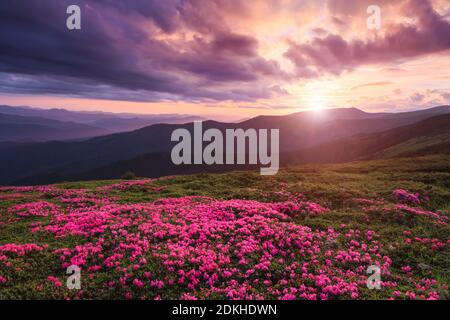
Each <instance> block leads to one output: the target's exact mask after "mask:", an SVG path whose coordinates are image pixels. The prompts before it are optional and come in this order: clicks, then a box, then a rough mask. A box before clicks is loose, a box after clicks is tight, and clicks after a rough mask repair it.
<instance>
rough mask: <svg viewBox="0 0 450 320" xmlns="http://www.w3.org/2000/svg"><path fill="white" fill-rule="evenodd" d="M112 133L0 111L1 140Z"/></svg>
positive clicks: (87, 126) (43, 139) (82, 136)
mask: <svg viewBox="0 0 450 320" xmlns="http://www.w3.org/2000/svg"><path fill="white" fill-rule="evenodd" d="M110 133H111V131H109V130H106V129H103V128H98V127H94V126H90V125H86V124H80V123H75V122H63V121H57V120H50V119H45V118H38V117H23V116H17V115H9V114H1V113H0V141H35V142H40V141H48V140H70V139H81V138H90V137H95V136H100V135H106V134H110Z"/></svg>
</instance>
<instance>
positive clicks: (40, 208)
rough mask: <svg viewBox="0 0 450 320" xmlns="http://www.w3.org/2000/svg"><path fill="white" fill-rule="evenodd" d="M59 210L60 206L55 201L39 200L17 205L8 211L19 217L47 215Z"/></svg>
mask: <svg viewBox="0 0 450 320" xmlns="http://www.w3.org/2000/svg"><path fill="white" fill-rule="evenodd" d="M59 210H60V209H59V207H58V206H57V205H55V204H53V203H50V202H46V201H38V202H31V203H25V204H19V205H16V206H14V207H11V208H9V209H8V212H9V213H10V214H15V215H17V216H19V217H32V216H35V217H47V216H48V215H55V214H57V213H58V212H59Z"/></svg>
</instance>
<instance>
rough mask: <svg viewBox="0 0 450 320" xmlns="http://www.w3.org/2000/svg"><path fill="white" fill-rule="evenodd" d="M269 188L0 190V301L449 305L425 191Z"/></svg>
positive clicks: (440, 229)
mask: <svg viewBox="0 0 450 320" xmlns="http://www.w3.org/2000/svg"><path fill="white" fill-rule="evenodd" d="M211 176H214V175H211ZM244 176H245V175H244ZM214 177H227V176H226V175H215V176H214ZM228 178H230V177H228ZM231 178H233V177H231ZM231 178H230V179H231ZM247 178H248V176H247ZM184 179H188V178H184ZM190 179H191V180H192V179H193V178H190ZM203 179H209V177H206V178H203ZM255 179H256V178H255ZM258 179H259V178H258ZM185 181H187V180H185ZM189 183H192V181H189ZM273 183H275V182H273ZM277 183H278V184H277V185H274V184H272V186H273V187H272V188H270V189H267V188H261V189H258V188H241V189H242V190H243V189H246V190H247V191H246V192H247V195H248V194H251V196H245V197H244V196H241V197H240V198H239V199H237V198H233V197H232V196H230V195H222V196H212V195H205V192H204V190H203V192H195V187H192V188H191V192H190V193H191V194H180V193H174V192H173V190H175V189H174V188H176V186H177V180H176V178H174V177H169V178H166V179H161V180H149V179H144V180H135V181H116V182H102V183H101V184H98V185H95V184H88V185H86V186H84V187H80V185H70V184H69V185H49V186H36V187H0V203H1V206H0V299H24V298H27V299H30V298H31V299H92V298H97V299H308V300H317V299H448V284H449V283H448V280H449V271H448V267H449V265H448V261H449V260H448V258H449V252H450V250H449V247H450V240H449V234H448V230H449V228H448V217H449V215H448V212H446V211H444V210H432V209H431V208H430V204H429V203H430V198H432V197H433V195H432V194H429V195H424V194H421V193H418V192H411V191H409V190H405V189H402V188H396V187H395V186H392V187H393V188H392V189H391V190H389V192H388V193H386V194H385V196H384V197H382V196H381V195H379V194H372V196H371V197H360V195H356V194H355V195H353V196H352V195H350V196H349V195H347V198H348V199H347V200H346V201H347V204H346V205H345V206H342V204H336V203H335V201H329V199H328V200H327V197H326V196H318V197H317V200H314V199H311V197H312V195H311V194H308V192H304V193H302V192H296V191H293V190H291V189H292V188H291V187H290V184H289V183H284V182H277ZM248 185H249V186H252V183H248ZM81 186H82V184H81ZM207 189H208V188H207V187H205V190H207ZM171 190H172V191H171ZM192 190H194V191H192ZM248 190H250V191H248ZM268 190H273V191H268ZM196 193H197V194H196ZM71 265H76V266H78V267H80V268H81V286H82V288H81V290H69V289H68V288H67V286H66V281H67V277H68V275H67V274H66V270H67V268H68V267H69V266H71ZM371 265H376V266H379V267H380V269H381V272H382V275H381V279H382V282H381V289H380V290H369V289H368V288H367V286H366V283H367V278H368V274H367V269H368V267H369V266H371Z"/></svg>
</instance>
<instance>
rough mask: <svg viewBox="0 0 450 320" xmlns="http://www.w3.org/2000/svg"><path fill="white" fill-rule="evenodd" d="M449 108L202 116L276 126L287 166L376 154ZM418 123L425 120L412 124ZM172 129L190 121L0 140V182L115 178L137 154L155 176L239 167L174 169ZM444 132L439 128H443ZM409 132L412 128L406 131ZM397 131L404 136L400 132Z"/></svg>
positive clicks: (129, 167) (448, 124)
mask: <svg viewBox="0 0 450 320" xmlns="http://www.w3.org/2000/svg"><path fill="white" fill-rule="evenodd" d="M446 114H450V107H449V106H442V107H437V108H431V109H427V110H421V111H415V112H408V113H402V114H389V113H381V114H373V113H366V112H364V111H361V110H359V109H355V108H350V109H332V110H327V111H324V112H323V113H322V114H321V113H316V112H302V113H296V114H291V115H286V116H260V117H256V118H253V119H249V120H246V121H243V122H241V123H221V122H216V121H205V122H204V123H203V127H204V130H207V129H208V128H217V129H219V130H222V131H223V130H225V129H227V128H231V129H233V128H243V129H248V128H255V129H276V128H278V129H280V152H281V153H282V159H281V160H282V163H283V164H285V165H286V164H290V163H296V162H301V163H308V162H342V161H352V160H355V159H362V158H364V157H365V156H369V157H374V156H375V154H376V153H379V152H382V151H383V150H384V149H386V148H392V147H394V146H395V144H399V143H404V142H406V141H407V140H408V139H412V138H417V137H420V135H419V134H423V133H424V130H438V129H439V128H442V127H444V129H445V128H450V122H449V119H448V118H447V117H446V116H445V115H446ZM440 115H441V116H440ZM434 117H437V118H439V117H441V118H442V119H443V120H440V121H442V122H439V121H438V120H433V122H432V124H431V125H430V124H428V125H427V124H426V122H425V124H423V123H422V122H421V121H424V120H426V119H430V118H431V119H434ZM430 121H431V120H430ZM415 124H417V125H419V124H420V126H422V127H417V128H416V127H415ZM408 126H411V127H408ZM434 127H437V128H434ZM177 128H186V129H188V130H190V131H192V128H193V125H192V123H187V124H182V125H174V124H156V125H151V126H148V127H145V128H142V129H139V130H135V131H132V132H126V133H117V134H112V135H106V136H101V137H97V138H93V139H89V140H86V141H73V142H47V143H25V144H15V143H4V144H0V167H2V168H3V170H2V171H1V172H0V183H8V184H14V183H21V184H27V183H33V184H34V183H50V182H55V181H62V180H72V179H78V178H80V177H81V178H82V179H90V178H92V177H95V176H98V173H99V172H103V174H102V175H103V176H105V177H106V176H108V177H111V178H112V177H116V178H117V177H118V176H117V175H118V174H119V172H120V171H123V170H124V171H128V170H131V171H133V170H136V168H134V167H133V166H134V165H136V163H137V162H136V161H139V163H140V164H139V167H140V168H143V170H142V171H145V163H146V161H147V162H148V168H151V167H152V166H153V168H154V169H151V170H150V169H148V170H147V172H149V175H152V176H153V175H156V176H158V175H165V174H171V173H172V172H173V173H177V174H181V173H191V172H192V171H193V170H194V171H195V170H197V169H201V170H217V171H224V170H230V169H239V168H242V167H232V166H216V167H206V166H204V168H203V167H195V166H190V167H189V168H188V167H184V168H183V166H181V167H176V168H175V167H174V166H173V165H172V164H171V163H170V157H169V158H168V155H169V152H170V150H171V149H172V147H173V145H174V143H172V142H171V141H170V135H171V133H172V131H173V130H175V129H177ZM420 128H426V129H420ZM397 129H398V131H396V130H397ZM441 131H442V130H441ZM441 131H439V132H438V133H439V134H441V135H442V132H441ZM408 132H412V133H411V135H409V134H408ZM432 132H434V131H432ZM445 132H446V131H445ZM445 132H444V133H445ZM438 133H436V134H438ZM396 135H398V136H399V137H401V139H397V138H396ZM378 141H380V142H379V143H378ZM392 142H395V143H392ZM137 159H138V160H137ZM135 160H136V161H135ZM136 171H138V170H136ZM150 171H151V172H150ZM122 173H123V172H122ZM136 173H138V174H139V172H136ZM119 176H120V175H119Z"/></svg>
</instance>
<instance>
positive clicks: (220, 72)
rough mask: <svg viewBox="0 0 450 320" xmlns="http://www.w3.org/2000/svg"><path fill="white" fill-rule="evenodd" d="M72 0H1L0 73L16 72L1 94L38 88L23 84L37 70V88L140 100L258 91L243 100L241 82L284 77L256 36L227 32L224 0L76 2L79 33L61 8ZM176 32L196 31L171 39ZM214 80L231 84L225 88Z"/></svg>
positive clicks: (221, 96) (230, 95)
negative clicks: (69, 27) (119, 92)
mask: <svg viewBox="0 0 450 320" xmlns="http://www.w3.org/2000/svg"><path fill="white" fill-rule="evenodd" d="M72 2H73V1H67V0H62V1H43V2H42V1H24V0H14V1H11V0H4V1H2V2H1V3H0V19H1V20H2V22H3V26H2V30H1V31H0V42H1V50H0V71H1V72H3V73H7V74H19V75H22V76H21V77H15V78H13V79H17V81H18V82H17V83H16V84H11V85H10V86H7V85H2V86H0V89H1V90H2V91H3V92H13V93H16V92H21V91H23V92H27V91H30V90H31V91H33V90H38V88H37V85H36V86H32V87H31V88H30V87H29V86H28V85H29V84H30V83H35V78H33V76H35V75H42V79H41V85H42V91H43V93H59V92H61V93H66V92H71V93H72V94H73V95H81V96H84V95H87V96H90V95H91V94H94V93H95V92H97V90H98V89H99V88H98V87H99V86H109V87H116V88H119V89H120V90H124V89H125V90H130V91H141V92H140V95H139V96H140V98H139V99H141V98H145V95H144V97H143V94H142V91H147V98H146V99H148V100H154V99H155V98H156V99H158V98H159V97H160V96H161V93H163V94H165V96H171V97H172V98H173V99H176V98H177V97H183V98H185V99H218V100H228V99H231V100H233V99H239V100H241V99H243V100H247V99H254V98H255V92H256V91H252V92H250V93H249V94H248V97H246V94H245V93H244V92H242V91H241V90H239V89H240V88H242V87H245V85H243V84H241V82H244V83H249V82H256V81H258V80H259V79H260V78H261V77H264V78H265V79H268V78H270V77H274V78H278V77H282V76H283V72H281V70H280V68H279V65H278V63H277V62H275V61H269V60H266V59H263V58H262V57H260V56H259V55H258V52H257V48H258V41H257V40H256V39H254V38H252V37H250V36H244V35H239V34H235V33H233V32H231V31H229V30H228V29H227V27H226V25H225V24H224V22H223V21H222V20H221V19H220V16H221V15H220V13H221V10H225V11H226V10H229V9H227V7H226V5H225V3H226V2H225V1H208V4H206V5H205V4H204V1H156V0H155V1H148V0H147V1H143V0H142V1H131V2H126V3H125V2H123V1H112V0H102V1H98V2H92V1H77V3H78V4H79V5H80V6H81V7H82V30H79V31H69V30H67V29H66V28H65V19H66V18H67V15H66V8H67V6H68V5H69V4H71V3H72ZM148 23H150V25H148ZM180 30H181V31H180ZM176 32H182V33H188V32H192V33H193V34H194V36H193V37H192V39H178V40H171V38H170V37H171V35H174V34H175V33H176ZM26 75H28V76H29V77H28V78H27V77H25V76H26ZM4 77H5V76H4ZM4 77H3V78H4ZM74 79H75V81H74ZM77 79H78V80H77ZM80 81H81V82H82V88H83V90H79V89H80V86H79V85H78V82H80ZM217 82H235V87H234V88H231V90H230V91H229V92H224V91H223V87H218V86H217V85H218V83H217ZM88 84H89V85H91V90H86V89H88V88H87V85H88ZM22 85H25V86H22ZM86 91H88V92H87V93H86ZM101 91H102V90H100V92H101ZM111 91H112V90H111ZM233 92H234V93H233ZM269 93H270V90H269V89H268V90H267V91H266V92H265V93H264V92H263V94H262V95H260V96H259V97H267V95H268V94H269ZM131 94H132V92H129V93H128V94H126V96H130V95H131ZM99 95H100V94H99ZM112 95H116V94H115V93H112ZM106 96H108V95H106Z"/></svg>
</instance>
